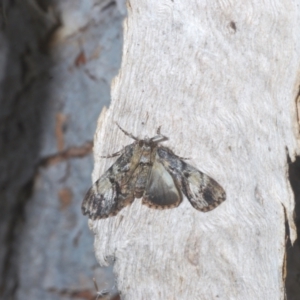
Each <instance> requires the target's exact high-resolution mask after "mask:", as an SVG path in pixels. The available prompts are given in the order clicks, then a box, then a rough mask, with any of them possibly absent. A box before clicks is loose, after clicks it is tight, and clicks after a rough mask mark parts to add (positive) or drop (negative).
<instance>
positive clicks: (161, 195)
mask: <svg viewBox="0 0 300 300" xmlns="http://www.w3.org/2000/svg"><path fill="white" fill-rule="evenodd" d="M157 158H158V157H156V159H155V160H154V163H153V166H152V169H151V173H150V176H149V178H148V182H147V187H146V190H145V194H144V197H143V203H144V204H146V205H148V206H150V207H155V208H170V207H176V206H178V205H179V204H180V202H181V200H182V195H181V192H180V190H179V188H178V187H177V185H176V183H175V182H174V180H173V178H172V176H171V175H170V173H169V172H168V171H167V170H166V169H165V167H164V166H163V165H162V164H161V163H160V162H159V161H158V159H157Z"/></svg>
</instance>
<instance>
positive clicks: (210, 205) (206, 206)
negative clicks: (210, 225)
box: [157, 147, 226, 212]
mask: <svg viewBox="0 0 300 300" xmlns="http://www.w3.org/2000/svg"><path fill="white" fill-rule="evenodd" d="M157 153H158V155H159V157H160V160H161V161H162V163H163V164H164V166H165V168H166V169H167V170H168V172H170V173H171V174H172V176H173V178H174V179H175V181H177V185H178V186H180V188H181V190H182V192H183V193H184V194H185V196H186V197H187V198H188V200H189V201H190V203H191V204H192V206H193V207H194V208H195V209H197V210H200V211H203V212H207V211H210V210H212V209H214V208H216V207H217V206H218V205H220V204H221V203H222V202H223V201H225V199H226V194H225V191H224V189H223V188H222V186H221V185H220V184H219V183H218V182H216V181H215V180H214V179H212V178H211V177H209V176H208V175H206V174H204V173H202V172H200V171H199V170H198V169H196V168H194V167H192V166H191V165H189V164H187V163H186V162H184V161H183V160H181V159H180V158H179V157H178V156H176V155H175V154H174V153H173V152H172V151H171V150H170V149H168V148H165V147H160V148H159V149H158V151H157Z"/></svg>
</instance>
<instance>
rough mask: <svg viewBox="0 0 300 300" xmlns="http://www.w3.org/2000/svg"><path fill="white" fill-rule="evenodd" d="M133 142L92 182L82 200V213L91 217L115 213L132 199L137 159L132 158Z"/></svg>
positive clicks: (102, 216)
mask: <svg viewBox="0 0 300 300" xmlns="http://www.w3.org/2000/svg"><path fill="white" fill-rule="evenodd" d="M134 149H135V147H134V143H133V144H130V145H128V146H126V147H125V148H124V150H123V151H122V154H121V156H120V157H119V158H118V159H117V160H116V162H115V163H114V164H113V165H112V166H111V167H110V168H109V169H108V170H107V171H106V172H105V173H104V174H103V175H102V176H101V177H100V178H99V179H98V180H97V181H96V182H95V183H94V184H93V186H92V187H91V188H90V189H89V190H88V192H87V194H86V196H85V197H84V199H83V202H82V207H81V209H82V213H83V214H84V215H88V216H89V217H90V218H91V219H96V218H98V219H102V218H107V217H109V216H114V215H116V214H117V213H118V212H119V211H120V210H121V209H122V208H123V207H125V206H126V205H128V204H130V203H132V202H133V200H134V186H133V185H134V183H133V182H132V181H133V180H132V177H133V176H132V174H133V173H134V171H135V169H136V168H137V166H138V160H135V159H132V157H133V154H134Z"/></svg>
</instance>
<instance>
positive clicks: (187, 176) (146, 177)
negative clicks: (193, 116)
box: [82, 124, 226, 219]
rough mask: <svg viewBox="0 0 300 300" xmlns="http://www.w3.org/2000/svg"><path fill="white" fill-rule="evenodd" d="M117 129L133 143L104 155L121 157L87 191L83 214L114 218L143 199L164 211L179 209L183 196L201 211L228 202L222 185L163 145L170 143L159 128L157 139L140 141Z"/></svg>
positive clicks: (148, 204)
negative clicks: (136, 199)
mask: <svg viewBox="0 0 300 300" xmlns="http://www.w3.org/2000/svg"><path fill="white" fill-rule="evenodd" d="M117 126H118V127H119V128H120V130H121V131H122V132H123V133H124V134H125V135H127V136H129V137H131V138H132V139H133V140H134V142H133V143H132V144H129V145H127V146H125V147H124V148H123V149H122V150H121V151H119V152H116V153H114V154H112V155H109V156H103V157H105V158H110V157H115V156H119V157H118V159H117V160H116V162H115V163H114V164H113V165H112V166H111V167H110V168H109V169H108V170H107V171H106V172H105V173H104V174H103V175H102V176H101V177H100V178H99V179H98V180H97V181H96V182H95V183H94V184H93V185H92V187H91V188H90V189H89V190H88V192H87V194H86V196H85V198H84V200H83V203H82V213H83V214H84V215H88V216H89V217H90V218H91V219H102V218H107V217H110V216H114V215H116V214H117V213H118V212H119V211H120V210H121V209H122V208H124V207H125V206H127V205H129V204H131V203H132V202H133V201H134V199H135V198H141V197H143V198H142V203H143V204H145V205H147V206H149V207H151V208H157V209H164V208H173V207H177V206H178V205H179V204H180V203H181V202H182V197H183V194H184V195H185V196H186V198H187V199H188V200H189V202H190V203H191V205H192V206H193V207H194V208H195V209H197V210H199V211H202V212H207V211H210V210H212V209H214V208H215V207H217V206H218V205H220V204H221V203H222V202H223V201H225V199H226V194H225V191H224V189H223V188H222V187H221V185H220V184H219V183H217V182H216V181H215V180H214V179H212V178H211V177H209V176H208V175H206V174H204V173H202V172H200V171H199V170H198V169H196V168H194V167H193V166H191V165H189V164H188V163H186V162H185V158H182V157H179V156H177V155H176V154H175V153H174V152H173V151H172V150H171V149H169V148H167V147H164V146H162V145H161V144H160V143H162V142H165V141H167V140H168V137H166V136H164V135H162V134H161V132H160V130H161V129H160V127H159V128H158V129H157V135H156V136H154V137H152V138H148V137H145V138H144V139H139V138H137V137H135V136H133V135H132V134H131V133H128V132H127V131H125V130H124V129H123V128H121V127H120V125H119V124H117Z"/></svg>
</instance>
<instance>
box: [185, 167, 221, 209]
mask: <svg viewBox="0 0 300 300" xmlns="http://www.w3.org/2000/svg"><path fill="white" fill-rule="evenodd" d="M185 165H186V169H185V171H184V173H183V174H184V176H185V178H186V182H187V187H186V196H187V198H188V199H189V201H190V203H191V204H192V206H193V207H194V208H196V209H198V210H200V211H203V212H206V211H210V210H212V209H214V208H216V207H217V206H219V205H220V204H221V203H222V202H223V201H225V200H226V193H225V191H224V189H223V188H222V187H221V185H220V184H219V183H218V182H216V181H215V180H214V179H213V178H211V177H209V176H208V175H206V174H204V173H202V172H200V171H199V170H197V169H196V168H194V167H192V166H191V165H189V164H185Z"/></svg>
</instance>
